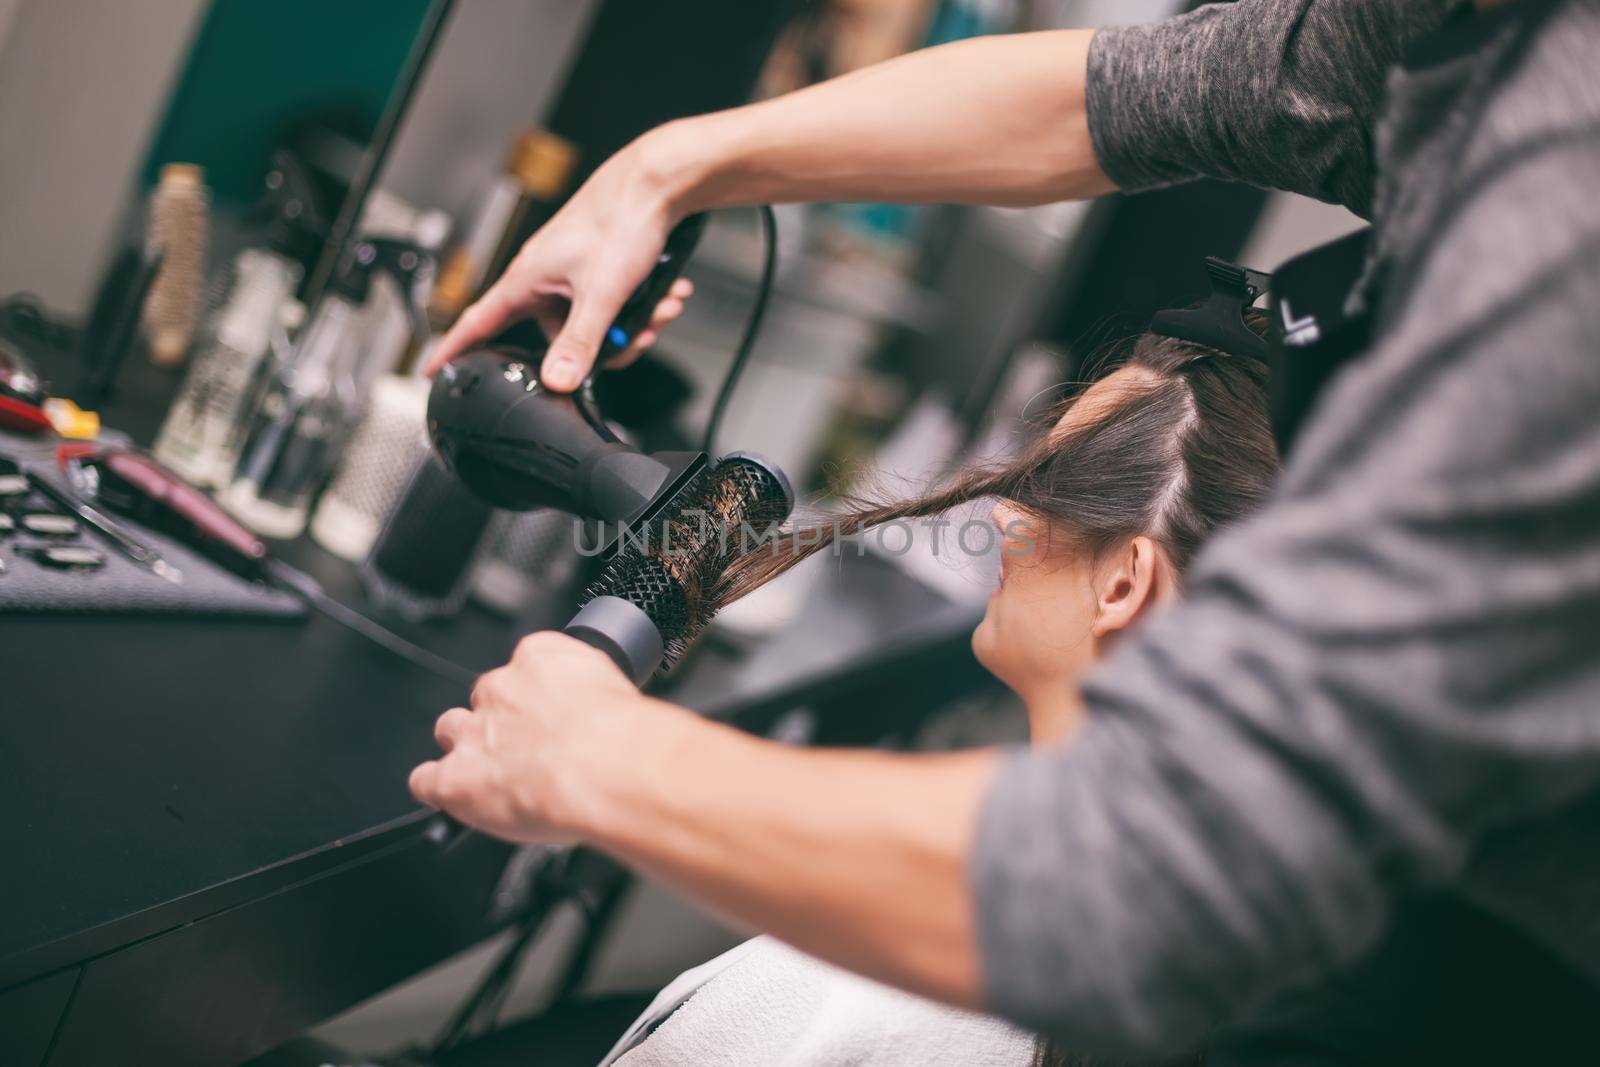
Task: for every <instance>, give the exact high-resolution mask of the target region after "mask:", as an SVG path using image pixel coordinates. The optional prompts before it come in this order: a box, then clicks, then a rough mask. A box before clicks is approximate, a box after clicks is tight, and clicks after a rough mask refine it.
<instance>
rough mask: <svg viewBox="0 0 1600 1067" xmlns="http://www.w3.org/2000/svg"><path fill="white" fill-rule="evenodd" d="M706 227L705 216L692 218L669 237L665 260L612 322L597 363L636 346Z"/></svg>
mask: <svg viewBox="0 0 1600 1067" xmlns="http://www.w3.org/2000/svg"><path fill="white" fill-rule="evenodd" d="M705 228H706V217H705V215H704V213H702V214H699V215H690V216H689V217H688V218H686V219H684V220H683V221H682V222H680V223H678V225H676V226H674V227H673V228H672V232H671V233H670V234H668V235H667V243H666V247H664V248H662V250H661V258H659V259H658V260H656V265H655V266H654V267H651V268H650V273H649V274H648V275H646V276H645V279H644V281H642V282H640V283H639V288H637V289H635V290H634V291H633V295H632V296H630V297H628V302H627V303H625V304H623V305H622V310H621V311H619V312H617V317H616V318H615V319H614V320H612V323H611V328H610V329H609V330H607V331H606V335H605V338H604V339H603V340H602V341H601V342H600V355H599V358H598V359H597V360H596V363H598V364H602V365H603V364H604V363H605V361H606V360H608V359H610V358H611V357H612V356H615V355H616V354H617V353H619V352H621V351H622V350H623V349H625V348H627V347H628V346H629V345H630V344H632V343H633V340H634V338H636V337H638V336H639V335H640V334H641V333H643V332H644V331H645V328H646V327H648V326H649V325H650V316H651V315H653V314H654V313H655V310H656V305H657V304H659V303H661V301H662V300H664V299H665V298H666V295H667V293H668V292H669V291H670V290H671V289H672V283H673V282H675V281H677V280H678V279H679V278H680V277H681V276H682V275H683V268H684V265H685V264H687V263H688V262H689V257H690V256H691V255H693V254H694V249H695V246H696V245H698V244H699V243H700V235H701V234H702V233H703V232H705Z"/></svg>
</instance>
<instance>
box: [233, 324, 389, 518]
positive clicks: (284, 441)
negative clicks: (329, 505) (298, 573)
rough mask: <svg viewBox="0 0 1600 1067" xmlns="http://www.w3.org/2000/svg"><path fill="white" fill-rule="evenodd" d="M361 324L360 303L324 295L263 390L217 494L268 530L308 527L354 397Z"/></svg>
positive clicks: (339, 444)
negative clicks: (235, 463)
mask: <svg viewBox="0 0 1600 1067" xmlns="http://www.w3.org/2000/svg"><path fill="white" fill-rule="evenodd" d="M362 324H363V322H362V316H361V309H360V308H359V307H357V306H355V305H353V304H351V303H350V302H349V301H347V300H345V299H342V298H340V297H337V296H329V297H328V298H326V299H325V300H323V302H322V306H321V307H320V308H318V309H317V314H316V316H315V317H314V318H313V319H312V320H311V325H309V326H308V327H306V335H305V337H304V338H302V339H301V341H300V343H299V344H298V345H297V346H296V347H295V353H294V356H293V358H292V359H291V360H290V361H289V362H288V364H287V365H286V366H284V367H283V369H282V370H280V371H279V372H278V373H277V374H275V375H274V376H273V378H272V380H271V381H269V382H268V383H267V385H266V387H265V389H264V390H263V392H262V395H261V400H260V403H259V404H258V405H257V407H256V410H255V414H254V416H253V417H252V418H251V420H250V423H249V428H248V430H247V431H246V434H245V442H244V447H243V449H242V450H241V452H240V456H239V467H238V472H237V474H236V475H235V477H234V479H233V481H232V482H231V483H230V484H229V486H228V488H227V489H226V490H224V492H223V494H222V497H221V500H222V504H223V506H225V507H226V508H227V509H228V510H229V511H231V512H233V513H234V515H235V516H237V517H238V519H239V520H240V521H241V522H243V523H244V524H245V525H246V526H249V527H250V528H251V529H253V530H255V531H256V532H257V533H259V534H261V535H263V536H265V537H277V538H290V537H297V536H299V534H300V531H301V530H303V529H304V528H305V524H306V516H307V514H308V512H309V510H310V506H311V498H312V496H313V495H315V493H316V492H317V490H318V489H319V488H321V484H322V480H323V479H324V478H326V477H327V474H328V471H329V470H330V468H331V467H332V465H333V462H334V459H335V457H336V456H337V455H338V451H339V447H340V446H341V445H342V444H343V441H344V437H345V434H346V426H347V424H348V423H349V422H350V421H351V418H350V413H351V411H352V409H353V408H354V407H355V405H356V403H357V401H358V399H359V394H358V392H357V389H356V385H355V376H354V375H355V367H354V365H353V364H354V362H355V360H356V358H357V356H358V355H359V353H360V350H361V336H360V335H361V326H362Z"/></svg>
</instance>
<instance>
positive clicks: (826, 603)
mask: <svg viewBox="0 0 1600 1067" xmlns="http://www.w3.org/2000/svg"><path fill="white" fill-rule="evenodd" d="M293 558H294V560H295V562H297V563H299V564H300V565H302V566H305V567H307V568H308V569H310V570H312V571H313V572H315V573H317V574H318V575H319V577H321V578H322V579H323V580H324V581H325V582H326V583H327V584H329V585H330V587H331V588H333V589H334V591H335V592H336V593H339V594H340V595H342V596H345V597H351V598H354V596H355V590H354V585H353V581H352V579H351V577H350V574H349V568H348V567H346V566H344V565H343V564H340V563H338V562H337V561H335V560H333V559H332V558H331V557H327V556H325V555H324V554H322V553H320V551H317V550H315V549H312V548H310V547H307V546H300V547H299V548H298V549H297V551H296V553H295V554H294V556H293ZM570 610H571V605H570V604H566V603H563V604H560V605H554V604H553V605H551V607H550V612H549V617H548V618H546V619H540V620H536V622H537V623H538V624H540V625H556V624H559V623H560V622H561V621H563V620H564V619H565V617H566V616H567V615H568V614H570ZM975 621H976V620H975V616H974V612H973V609H972V608H970V607H964V606H957V605H954V604H951V603H950V602H948V601H946V600H944V599H942V598H941V597H939V596H938V595H937V594H935V593H933V592H931V591H929V590H927V589H926V588H925V587H923V586H921V585H920V584H918V583H916V582H914V581H912V580H911V579H909V578H907V577H905V576H904V575H903V574H902V573H901V572H900V571H899V570H897V569H896V568H894V567H893V566H891V565H889V564H887V563H885V562H883V561H881V560H877V559H874V558H871V557H868V558H864V559H855V558H846V559H844V560H843V561H841V562H839V563H838V564H836V565H835V566H834V567H833V568H829V569H826V570H824V571H823V572H821V573H820V575H819V577H818V578H817V579H816V580H815V581H814V582H812V583H811V585H810V587H809V588H808V589H807V591H806V594H805V600H804V604H803V606H802V609H801V610H800V612H799V613H798V615H797V616H796V617H795V618H794V619H793V620H792V621H791V622H790V623H788V624H787V625H786V626H784V627H783V628H782V629H781V630H780V631H779V632H777V633H774V634H771V635H769V636H768V637H766V638H765V639H763V640H761V641H759V642H757V643H755V644H754V645H753V646H747V647H737V646H734V645H731V644H729V643H727V642H726V641H723V640H717V639H713V640H709V641H707V642H705V643H704V645H703V646H702V648H701V649H700V650H698V651H697V652H696V653H695V655H694V656H693V658H692V659H691V660H690V661H688V662H686V663H685V664H684V665H683V667H682V669H681V670H680V671H679V672H677V674H676V675H675V676H674V677H672V678H671V679H669V680H668V685H667V686H666V687H665V688H664V690H663V692H664V695H667V696H669V697H670V698H672V699H674V700H677V701H679V702H681V703H685V704H687V705H689V706H691V707H695V708H697V709H698V710H701V711H704V712H706V713H709V714H715V715H717V716H719V717H723V718H727V719H730V720H733V721H736V722H739V723H740V724H742V725H745V726H747V727H749V728H752V729H757V730H764V729H766V728H768V727H769V726H770V725H771V724H772V723H773V722H774V721H775V720H776V719H777V718H778V717H779V716H781V715H782V714H783V713H784V712H786V711H788V710H790V709H793V708H796V707H799V706H807V707H809V708H811V709H812V711H813V712H814V713H815V716H814V721H815V722H816V723H817V725H818V730H817V735H818V739H819V740H822V741H824V742H840V743H847V742H853V741H872V740H876V739H877V738H880V737H882V736H885V735H886V734H893V733H894V732H895V731H896V729H897V728H898V727H897V725H896V719H897V717H898V718H899V719H903V720H908V721H909V720H911V719H914V718H916V717H917V716H918V715H919V713H920V712H921V711H923V710H925V709H926V708H928V707H929V706H931V705H933V704H937V703H939V702H940V701H941V700H943V699H948V698H950V697H953V696H956V695H959V694H960V693H961V692H963V691H966V690H969V689H971V688H972V687H974V686H976V685H978V684H982V682H981V679H982V674H981V671H979V670H978V668H977V667H976V664H975V663H973V661H972V659H971V656H970V654H969V653H968V652H967V651H966V644H967V635H968V634H969V633H970V632H971V628H972V626H973V624H974V622H975ZM410 634H411V635H412V636H415V637H418V638H420V639H422V640H423V641H424V642H425V643H426V644H428V645H429V646H430V647H432V648H434V649H435V650H436V651H438V652H441V653H442V654H445V655H448V656H451V657H453V658H455V659H457V660H458V661H459V662H462V663H464V664H467V665H470V666H475V667H480V668H481V667H489V666H493V665H495V664H497V663H500V662H503V661H504V660H505V658H506V657H507V655H508V654H509V652H510V651H511V649H512V647H513V646H514V644H515V641H516V638H517V637H518V636H519V632H518V631H516V630H513V629H512V628H511V627H510V626H509V625H507V624H506V623H504V622H502V621H499V620H496V619H494V618H492V617H491V616H488V615H486V614H481V613H477V612H475V611H471V610H469V611H468V612H467V613H466V614H465V615H464V616H463V617H462V618H461V619H458V620H455V621H454V622H452V623H450V624H441V625H436V626H429V627H425V628H421V629H419V630H414V631H410ZM0 665H3V667H0V669H3V671H4V673H5V678H4V679H3V681H0V753H3V754H4V758H5V766H6V771H5V773H4V774H3V775H0V804H3V805H4V810H5V811H6V817H5V820H4V826H5V828H6V829H5V831H4V845H5V849H4V856H5V859H4V861H3V863H0V871H3V872H4V874H3V875H0V916H3V917H4V918H3V920H0V1063H5V1064H7V1065H8V1067H9V1065H17V1067H34V1065H35V1064H44V1063H46V1062H47V1063H48V1064H49V1065H50V1067H78V1065H87V1064H103V1063H112V1062H118V1063H162V1064H165V1065H168V1067H178V1065H186V1064H195V1065H200V1064H232V1063H239V1062H242V1061H244V1060H246V1059H248V1058H250V1057H252V1056H254V1055H256V1054H258V1053H260V1052H263V1051H265V1050H267V1049H269V1048H271V1047H273V1046H274V1045H276V1044H278V1043H280V1042H282V1041H283V1040H285V1039H287V1038H289V1037H291V1036H294V1035H295V1034H297V1033H299V1032H301V1031H303V1030H304V1029H306V1028H307V1027H309V1026H311V1025H313V1024H315V1023H317V1022H319V1021H321V1020H322V1019H325V1018H327V1017H330V1016H332V1015H334V1014H336V1013H338V1012H339V1011H341V1010H343V1009H344V1008H346V1007H348V1006H350V1005H353V1004H355V1003H357V1002H359V1001H360V1000H363V999H365V998H366V997H368V996H371V995H373V994H375V993H377V992H379V991H380V990H382V989H384V988H386V987H388V986H390V985H393V984H395V983H396V982H398V981H400V980H402V979H403V978H405V977H407V976H408V975H411V974H414V973H416V972H417V971H419V970H421V969H423V968H425V967H427V966H429V965H431V964H433V963H435V962H437V961H439V960H442V959H444V958H445V957H447V956H449V955H451V954H453V953H455V952H457V951H459V950H461V949H463V948H465V947H467V946H469V945H470V944H472V943H474V942H476V941H478V940H480V939H481V938H483V937H484V936H487V935H488V934H489V933H491V932H492V931H493V930H494V929H495V928H496V927H497V926H498V925H500V924H501V923H502V922H503V921H504V914H503V913H504V910H505V908H504V905H505V899H504V892H501V893H497V885H498V884H499V882H500V879H501V877H502V874H503V871H504V869H505V867H506V860H507V858H508V857H509V855H510V850H509V849H508V848H507V847H506V846H503V845H501V844H499V843H497V842H494V841H491V840H489V839H486V838H483V837H478V836H474V837H470V838H468V839H467V840H466V841H465V842H464V843H463V844H462V845H461V846H460V847H459V848H454V849H449V850H444V851H441V850H439V849H437V848H435V847H433V846H432V845H430V844H429V843H428V842H427V841H426V840H425V838H424V830H425V827H426V825H427V821H428V819H429V817H430V816H429V813H428V812H425V811H422V810H419V809H418V807H417V806H416V804H415V802H414V801H413V800H412V798H411V797H410V795H409V793H408V791H407V789H406V775H407V773H408V771H409V770H410V768H411V767H412V766H414V765H415V764H416V763H417V762H419V761H420V760H422V759H423V758H425V757H427V756H429V755H431V754H433V753H434V751H435V746H434V742H433V739H432V725H433V721H434V719H435V717H436V716H437V715H438V714H439V712H440V711H441V710H443V709H444V708H446V707H449V706H451V705H453V704H458V703H461V702H462V701H463V699H464V698H465V696H466V694H465V693H464V692H462V691H461V689H460V688H459V687H458V686H456V685H453V684H451V683H449V682H446V681H443V680H441V679H439V678H436V677H435V676H432V675H430V674H427V673H425V672H423V671H421V670H419V669H417V668H415V667H413V666H411V665H410V664H408V663H405V662H403V661H401V660H399V659H397V658H395V657H393V656H392V655H391V654H389V653H388V652H385V651H383V650H380V649H378V648H376V647H374V646H372V645H370V644H368V643H367V642H366V641H364V640H362V639H361V638H359V637H357V636H355V635H353V634H351V633H349V632H347V631H345V630H343V629H342V628H340V627H338V626H337V625H335V624H333V623H331V622H329V621H328V620H326V619H323V618H321V617H318V616H311V617H309V618H307V619H305V620H302V621H289V622H276V621H245V620H227V619H179V618H137V617H90V616H74V617H68V616H58V617H50V616H29V617H16V616H12V617H0ZM901 725H904V723H902V724H901ZM499 888H500V889H501V890H502V891H505V890H508V889H509V890H511V891H512V893H513V896H514V895H515V893H514V891H515V886H500V887H499ZM497 897H500V898H501V899H500V902H499V904H498V905H494V901H495V900H496V898H497ZM492 905H493V906H492Z"/></svg>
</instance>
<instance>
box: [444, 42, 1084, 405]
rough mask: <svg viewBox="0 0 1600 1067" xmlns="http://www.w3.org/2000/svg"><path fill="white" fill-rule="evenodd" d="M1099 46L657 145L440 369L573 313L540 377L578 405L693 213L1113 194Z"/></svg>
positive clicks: (878, 69) (970, 66) (942, 63)
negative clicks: (1096, 71) (560, 309)
mask: <svg viewBox="0 0 1600 1067" xmlns="http://www.w3.org/2000/svg"><path fill="white" fill-rule="evenodd" d="M1091 36H1092V34H1091V32H1090V31H1087V30H1064V31H1056V32H1047V33H1030V34H1017V35H1013V36H1003V37H987V38H982V39H979V40H973V41H964V42H960V43H957V44H951V45H945V46H942V47H939V48H930V49H927V50H925V51H921V52H915V53H913V54H911V55H907V56H903V57H901V58H898V59H894V60H890V61H889V62H887V63H882V64H879V65H877V66H873V67H869V68H866V69H864V70H860V71H857V72H855V73H853V74H848V75H845V76H844V77H841V78H835V79H833V80H832V81H828V82H824V83H822V84H820V85H817V86H813V87H811V88H808V89H803V90H801V91H799V92H795V93H790V94H788V95H786V96H781V97H778V98H776V99H773V100H769V101H765V102H763V103H758V104H752V105H750V106H747V107H741V108H735V109H733V110H731V111H723V112H719V113H716V114H711V115H704V116H700V117H697V118H692V119H684V120H681V121H677V122H672V123H669V124H667V125H665V126H662V127H660V128H658V129H656V130H654V131H652V132H651V133H648V134H646V135H645V136H643V137H641V138H640V139H639V140H637V141H635V142H634V143H633V144H632V145H630V146H628V147H627V148H625V149H623V150H622V151H621V152H619V153H618V154H617V155H616V156H614V157H612V158H611V159H610V160H607V161H606V163H605V164H604V165H603V166H601V167H600V169H599V170H597V171H596V172H595V174H594V175H593V176H592V177H591V178H590V179H589V181H588V182H586V183H585V184H584V186H583V188H582V189H580V190H579V191H578V192H577V193H576V194H575V195H574V196H573V197H572V199H571V201H569V202H568V204H567V205H566V206H565V207H564V208H563V209H562V210H561V211H560V212H559V213H558V214H557V216H556V217H555V219H553V220H552V221H551V222H550V223H549V224H548V225H547V226H545V227H544V229H542V230H541V231H540V232H539V233H537V234H535V235H534V236H533V238H532V239H530V240H529V242H528V244H527V245H525V246H524V247H523V249H522V251H521V253H519V255H518V256H517V259H516V261H515V262H514V263H513V264H512V265H511V267H510V268H509V269H508V270H507V271H506V274H505V275H504V276H503V277H502V278H501V279H500V280H499V281H498V282H497V283H496V284H495V285H494V286H493V287H492V288H491V289H490V290H489V291H488V292H487V293H486V294H485V295H484V297H483V299H482V300H480V301H478V303H476V304H474V305H473V307H472V308H471V309H469V310H468V311H467V312H466V313H465V314H464V315H463V316H462V319H461V322H460V323H459V324H458V325H457V327H456V328H455V329H453V330H452V331H451V332H450V334H449V336H447V337H446V338H445V341H444V342H443V343H442V344H441V345H440V346H439V349H438V350H437V354H436V355H435V357H434V359H433V361H432V362H431V363H430V367H435V368H436V367H438V366H442V365H443V363H444V362H445V361H446V360H449V359H451V358H453V357H454V356H456V355H458V354H460V353H461V352H462V351H464V350H465V349H466V348H467V347H469V346H471V345H473V344H476V343H478V342H480V341H482V340H484V339H486V338H488V337H491V336H493V335H494V334H496V333H498V332H499V331H500V330H501V329H503V328H504V327H505V326H506V325H508V324H509V323H510V322H512V321H514V320H515V319H517V318H521V317H524V316H526V315H529V314H539V315H541V317H543V315H544V312H545V311H546V310H547V308H548V306H549V305H551V304H552V303H554V302H555V299H556V298H571V300H572V310H571V313H570V314H569V315H568V316H567V318H566V320H565V325H564V326H562V328H561V330H560V333H559V335H558V336H557V337H556V340H555V342H554V343H553V344H552V347H551V349H550V353H549V355H548V356H547V358H546V361H545V367H544V375H545V380H546V382H547V383H548V384H550V385H551V386H552V387H555V388H571V387H572V386H574V385H576V384H577V382H578V381H579V379H580V377H581V376H582V374H583V373H584V372H585V371H586V370H587V369H588V367H589V366H590V365H591V364H592V363H593V361H594V356H595V352H596V351H597V350H598V347H599V344H600V339H601V335H602V333H603V332H604V331H605V329H606V327H607V326H608V325H609V324H610V322H611V320H612V319H613V318H614V317H615V315H616V312H617V310H618V308H620V307H621V305H622V302H623V301H624V300H625V299H626V298H627V296H628V294H629V293H630V292H631V291H632V290H633V288H634V286H635V285H637V284H638V282H639V280H640V279H642V278H643V277H644V275H645V272H646V271H647V270H648V269H649V267H650V265H651V264H652V263H653V262H654V260H655V256H656V253H657V252H658V251H659V249H660V248H661V245H662V242H663V241H664V240H665V237H666V234H667V232H668V231H669V230H670V229H671V227H672V225H673V224H674V223H675V222H676V221H677V220H679V219H681V218H683V217H684V216H686V215H689V214H692V213H694V212H696V211H703V210H707V209H710V208H717V207H726V206H730V205H735V204H758V203H776V202H784V201H819V200H889V201H898V202H910V201H968V202H986V203H996V204H1037V203H1042V202H1045V201H1050V200H1060V199H1065V198H1069V197H1088V196H1096V195H1098V194H1100V193H1104V192H1107V191H1109V190H1110V189H1111V188H1112V185H1111V184H1110V182H1108V181H1107V180H1106V178H1105V176H1104V175H1103V174H1102V173H1101V172H1100V168H1099V166H1098V165H1097V163H1096V162H1095V154H1094V148H1093V145H1092V144H1091V142H1090V138H1089V128H1088V119H1087V116H1086V114H1085V107H1084V72H1085V69H1086V62H1087V59H1086V57H1087V55H1088V52H1089V42H1090V37H1091ZM559 321H560V320H559V316H557V318H556V323H557V324H559Z"/></svg>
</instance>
